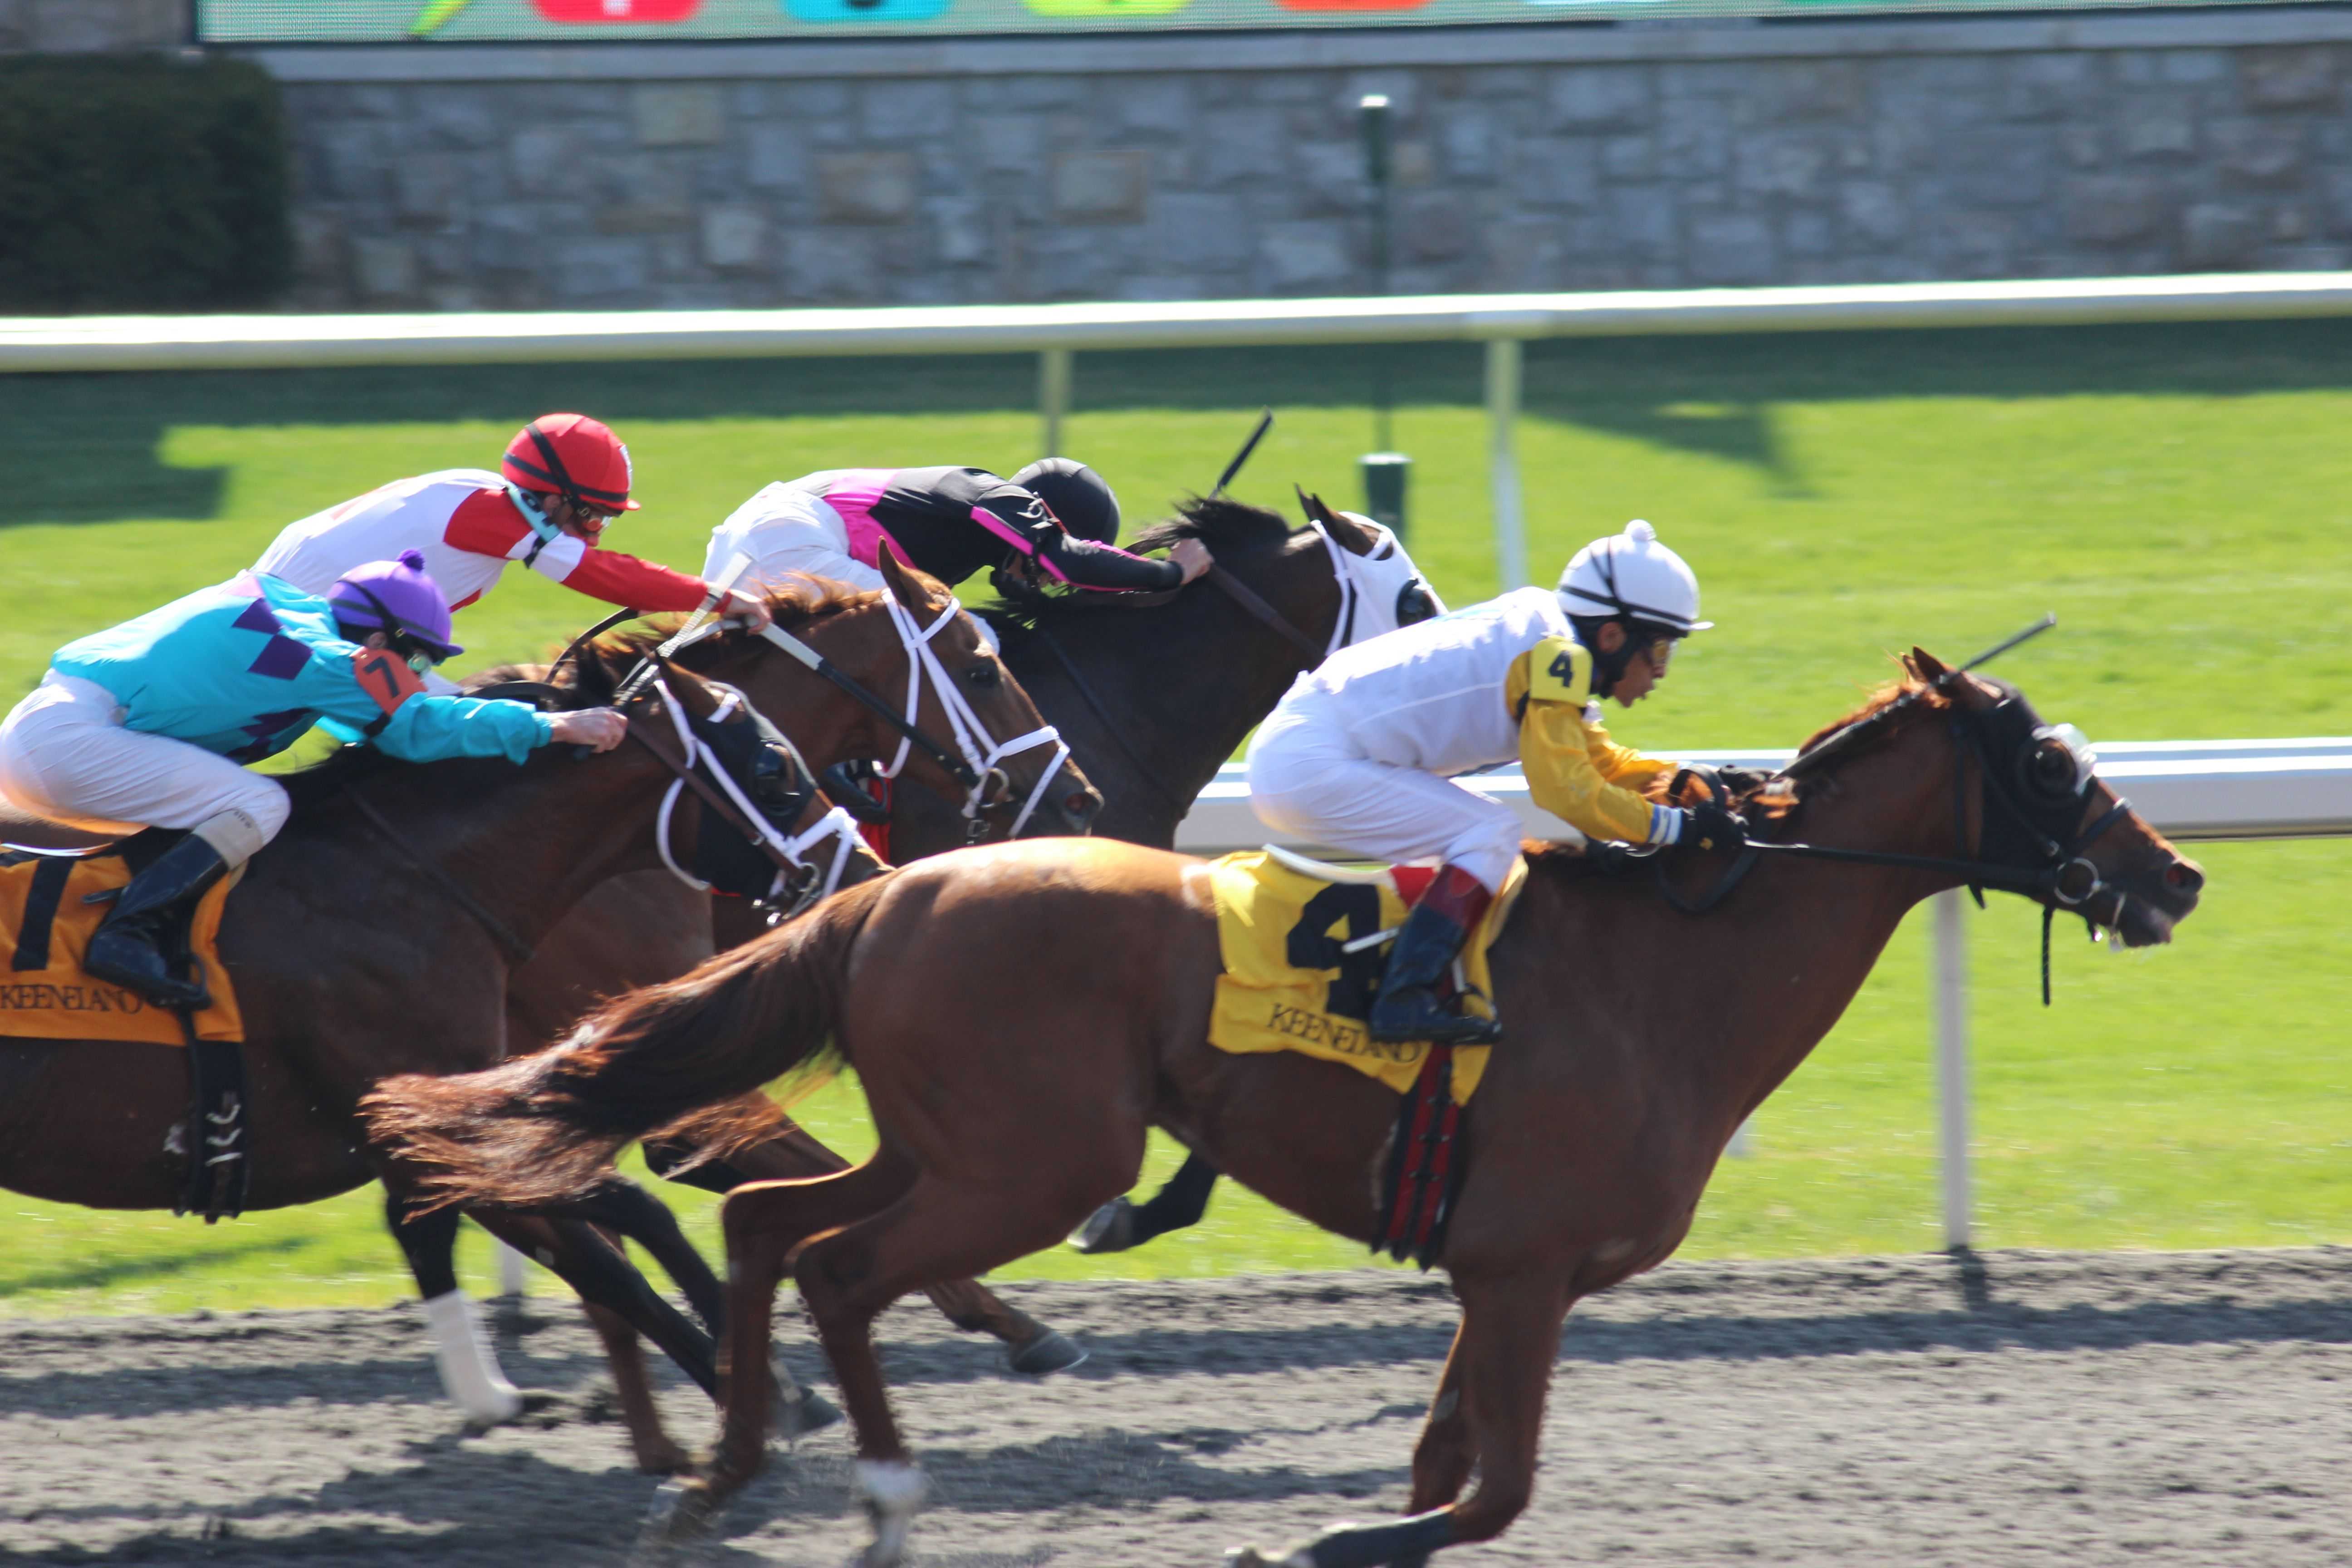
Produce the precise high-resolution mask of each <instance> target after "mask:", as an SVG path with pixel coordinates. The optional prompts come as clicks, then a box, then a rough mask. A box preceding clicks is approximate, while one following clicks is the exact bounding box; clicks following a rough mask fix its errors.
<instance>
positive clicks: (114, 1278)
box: [0, 1236, 310, 1301]
mask: <svg viewBox="0 0 2352 1568" xmlns="http://www.w3.org/2000/svg"><path fill="white" fill-rule="evenodd" d="M308 1246H310V1237H301V1236H280V1237H269V1238H268V1239H267V1240H257V1241H247V1242H240V1243H238V1244H237V1245H236V1246H234V1247H204V1248H203V1249H201V1250H199V1251H194V1252H181V1253H173V1254H170V1255H168V1256H163V1257H151V1258H120V1259H117V1260H115V1261H112V1262H105V1263H100V1262H89V1263H76V1264H71V1265H68V1266H67V1267H66V1268H52V1269H49V1270H47V1272H45V1273H40V1274H20V1275H13V1276H0V1301H5V1300H8V1299H9V1298H10V1297H12V1296H23V1295H28V1294H30V1293H31V1292H33V1291H35V1290H110V1289H114V1288H115V1287H117V1286H122V1285H135V1284H138V1283H139V1282H140V1281H142V1280H146V1279H170V1278H171V1277H173V1275H176V1274H185V1273H186V1272H187V1271H188V1270H190V1269H191V1268H212V1267H214V1266H215V1265H216V1264H223V1263H235V1262H238V1261H240V1260H244V1259H248V1258H264V1257H268V1256H269V1255H270V1254H272V1253H284V1252H299V1251H300V1250H301V1249H302V1248H304V1247H308Z"/></svg>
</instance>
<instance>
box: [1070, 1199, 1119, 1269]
mask: <svg viewBox="0 0 2352 1568" xmlns="http://www.w3.org/2000/svg"><path fill="white" fill-rule="evenodd" d="M1070 1245H1071V1246H1072V1247H1076V1248H1077V1249H1078V1250H1079V1251H1080V1252H1083V1253H1085V1254H1086V1255H1087V1257H1089V1258H1092V1257H1096V1256H1097V1255H1099V1254H1101V1253H1106V1252H1125V1251H1126V1250H1127V1249H1128V1248H1129V1247H1133V1246H1134V1245H1135V1205H1133V1204H1131V1203H1129V1202H1128V1201H1127V1200H1126V1199H1125V1198H1123V1197H1118V1198H1113V1199H1111V1201H1110V1202H1108V1203H1107V1204H1105V1205H1103V1206H1102V1207H1100V1208H1098V1209H1097V1210H1095V1212H1094V1213H1093V1214H1091V1215H1087V1223H1086V1224H1084V1225H1082V1226H1078V1228H1077V1229H1076V1230H1074V1231H1072V1232H1070Z"/></svg>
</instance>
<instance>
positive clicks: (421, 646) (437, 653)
mask: <svg viewBox="0 0 2352 1568" xmlns="http://www.w3.org/2000/svg"><path fill="white" fill-rule="evenodd" d="M342 585H343V586H344V587H347V588H349V589H351V590H352V592H353V593H355V594H357V595H359V596H360V597H361V598H362V599H365V600H366V601H367V602H368V605H369V606H370V607H371V608H373V610H374V611H375V613H376V614H377V615H379V616H383V620H382V622H381V623H380V624H378V625H377V626H375V627H374V628H373V629H374V630H376V631H380V632H382V633H383V635H384V636H385V637H388V638H390V639H391V642H392V651H393V652H394V653H396V654H398V655H400V657H401V658H403V659H405V660H406V661H407V663H408V668H410V669H412V670H414V671H415V672H416V673H417V674H419V675H423V674H424V673H425V671H427V670H429V669H431V668H433V667H434V666H436V665H437V664H439V663H440V662H441V661H442V660H443V659H445V658H448V657H449V650H448V649H446V648H444V647H440V646H439V645H438V644H436V643H435V642H433V641H432V640H431V639H429V638H427V637H425V636H424V635H423V634H421V633H418V632H413V631H411V630H409V628H408V623H407V622H406V621H404V620H402V619H401V618H400V617H399V616H396V615H394V614H393V613H392V607H391V606H390V605H386V604H385V603H384V602H383V600H382V599H379V598H377V597H376V596H375V595H373V594H372V593H370V592H369V591H368V589H367V586H366V584H361V583H353V582H350V581H349V580H345V581H344V583H343V584H342ZM461 651H462V650H461Z"/></svg>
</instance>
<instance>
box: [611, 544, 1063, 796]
mask: <svg viewBox="0 0 2352 1568" xmlns="http://www.w3.org/2000/svg"><path fill="white" fill-rule="evenodd" d="M881 570H882V574H883V581H884V582H885V584H887V587H886V588H885V589H883V590H881V591H878V592H872V593H856V592H853V591H851V590H849V589H846V588H845V587H843V586H842V585H841V584H835V583H830V582H824V581H821V580H817V579H802V580H800V581H798V582H797V583H795V584H792V585H789V586H786V587H783V588H780V589H778V590H776V591H775V592H774V593H772V595H770V597H769V600H768V608H769V612H770V614H771V615H772V616H773V617H774V621H775V626H776V628H777V630H778V631H779V632H781V633H782V634H784V636H783V637H782V640H781V641H779V640H778V639H772V638H769V637H764V636H761V635H755V634H751V633H746V632H742V631H736V630H729V631H723V632H718V633H715V634H714V635H712V636H709V637H704V638H702V639H700V640H698V641H695V642H691V643H688V645H686V646H685V647H681V648H679V649H678V650H677V652H676V653H675V654H674V655H673V658H675V659H676V660H677V662H678V663H679V664H681V665H683V666H685V667H686V668H690V669H695V670H698V671H700V672H701V673H704V674H706V675H709V676H711V677H713V678H715V679H722V680H726V681H730V682H731V683H733V684H735V685H737V686H740V688H741V689H743V691H744V693H745V695H746V696H747V697H748V698H749V699H750V700H751V704H752V706H754V707H755V708H757V709H758V710H760V711H761V712H762V713H764V714H765V715H767V717H768V718H769V719H770V720H772V721H774V722H775V723H776V724H777V725H778V726H779V727H780V728H781V729H782V730H783V731H785V732H786V733H788V734H790V735H791V736H792V737H793V741H794V742H796V743H797V744H798V745H799V746H800V747H801V749H802V750H803V752H808V753H809V754H811V755H813V756H827V757H877V758H881V759H884V760H885V761H886V762H888V763H891V771H892V772H893V773H896V772H897V771H898V768H899V767H901V766H903V767H904V768H905V769H906V770H907V772H908V775H909V776H910V777H911V778H912V779H914V780H915V781H917V782H919V783H920V784H923V785H924V786H925V787H926V788H927V789H929V790H930V791H931V792H933V793H935V794H937V795H940V796H941V797H942V798H943V799H946V800H949V801H951V802H953V803H954V804H955V805H958V806H961V807H962V808H964V817H963V828H962V832H963V836H964V837H966V838H967V839H976V838H982V837H990V836H992V835H993V836H997V837H1003V836H1007V835H1010V834H1014V833H1018V832H1020V831H1023V830H1026V831H1028V832H1030V833H1079V834H1083V833H1085V832H1086V831H1087V828H1088V826H1090V824H1091V823H1092V821H1093V818H1094V816H1095V814H1096V813H1097V811H1099V810H1100V809H1101V806H1102V797H1101V796H1100V795H1097V793H1096V792H1095V790H1094V788H1093V786H1092V785H1091V784H1088V783H1087V778H1086V775H1085V774H1084V773H1081V772H1080V771H1079V770H1078V768H1077V767H1076V764H1075V763H1072V762H1070V761H1069V759H1068V756H1067V753H1066V750H1065V748H1063V747H1062V745H1061V744H1060V741H1059V737H1058V736H1057V735H1056V734H1055V732H1054V731H1053V730H1052V728H1051V727H1050V726H1048V725H1047V724H1046V723H1045V721H1044V720H1042V719H1040V718H1039V717H1038V716H1037V710H1036V709H1035V707H1034V706H1033V705H1032V704H1031V702H1030V700H1029V696H1028V693H1026V692H1025V691H1024V690H1023V689H1021V685H1020V683H1019V682H1018V681H1016V680H1014V679H1013V678H1012V677H1011V675H1010V674H1009V673H1007V671H1006V670H1005V668H1004V665H1003V661H1002V660H1001V659H999V658H997V656H996V653H995V650H994V649H993V648H992V647H991V646H990V644H989V642H988V640H987V638H986V637H983V636H982V632H981V629H980V626H979V624H978V623H977V622H975V621H974V620H973V619H972V618H971V616H970V615H968V614H966V613H965V612H964V611H963V610H962V609H961V607H960V606H959V605H957V603H956V600H955V597H954V595H951V594H950V593H949V592H948V591H947V590H946V589H945V588H943V587H941V586H940V584H938V583H936V582H934V581H933V580H931V579H930V578H929V577H927V576H925V575H924V574H921V573H919V572H918V571H916V570H914V569H913V568H912V567H908V566H906V565H904V564H902V563H900V562H899V561H898V558H897V556H896V555H895V554H893V553H892V552H890V551H889V550H888V549H887V547H886V548H885V549H884V551H883V554H882V561H881ZM674 630H675V627H674V626H673V625H672V624H671V623H669V622H667V621H659V622H655V623H653V624H651V625H650V626H638V627H635V628H631V629H629V630H627V631H624V632H619V633H612V634H607V636H606V637H602V638H599V639H597V642H596V644H595V645H594V647H596V648H597V649H599V650H600V657H601V658H602V659H603V660H604V662H605V663H606V664H608V665H612V664H615V663H624V664H625V662H627V661H628V660H630V659H632V658H634V657H635V656H637V655H641V654H642V653H643V652H644V651H646V649H647V648H648V647H654V646H657V645H659V644H660V643H661V642H662V641H663V639H664V638H665V637H667V636H668V635H669V634H670V633H671V632H672V631H674ZM792 644H798V645H799V647H800V648H802V649H803V650H808V651H811V652H814V654H816V655H819V656H822V659H823V661H824V666H825V667H829V668H816V667H813V666H812V665H811V664H809V663H808V662H806V661H805V659H804V658H803V655H802V654H801V653H798V652H795V651H793V650H792V648H791V647H790V645H792ZM837 678H846V680H847V682H848V683H849V685H847V686H845V685H844V684H843V682H842V680H841V679H837ZM851 686H854V687H855V688H856V690H852V689H850V687H851Z"/></svg>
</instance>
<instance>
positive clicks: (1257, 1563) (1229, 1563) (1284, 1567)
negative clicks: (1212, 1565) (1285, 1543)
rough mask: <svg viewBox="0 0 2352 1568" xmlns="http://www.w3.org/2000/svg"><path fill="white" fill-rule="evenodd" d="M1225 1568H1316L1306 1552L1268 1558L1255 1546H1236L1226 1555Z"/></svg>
mask: <svg viewBox="0 0 2352 1568" xmlns="http://www.w3.org/2000/svg"><path fill="white" fill-rule="evenodd" d="M1225 1568H1315V1560H1314V1559H1313V1558H1312V1557H1309V1556H1308V1555H1307V1553H1306V1552H1304V1551H1299V1552H1292V1553H1291V1554H1290V1555H1289V1556H1287V1557H1268V1556H1267V1555H1266V1554H1265V1552H1260V1551H1259V1550H1258V1549H1257V1548H1256V1547H1255V1546H1236V1547H1234V1549H1233V1550H1232V1551H1231V1552H1226V1553H1225Z"/></svg>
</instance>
